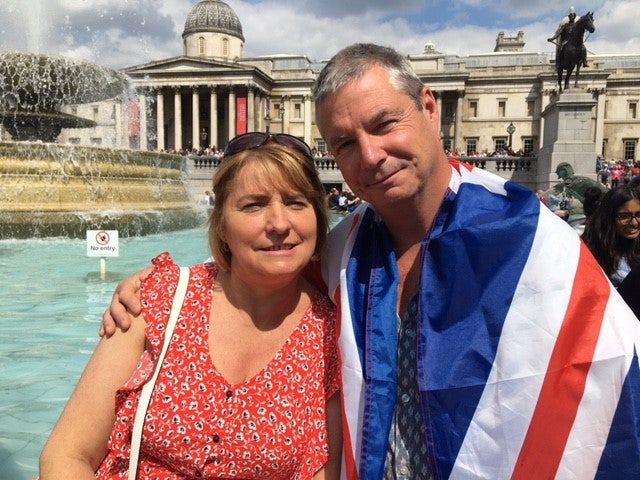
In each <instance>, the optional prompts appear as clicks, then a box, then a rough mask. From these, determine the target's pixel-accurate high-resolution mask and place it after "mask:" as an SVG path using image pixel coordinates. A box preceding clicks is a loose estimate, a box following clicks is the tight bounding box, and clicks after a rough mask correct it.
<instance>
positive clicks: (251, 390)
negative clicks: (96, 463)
mask: <svg viewBox="0 0 640 480" xmlns="http://www.w3.org/2000/svg"><path fill="white" fill-rule="evenodd" d="M153 264H154V269H153V273H152V274H151V275H150V276H149V278H148V279H147V280H145V282H144V283H143V287H142V290H141V301H142V305H143V313H144V316H145V319H146V321H147V327H146V335H147V339H148V341H149V344H150V346H149V347H148V348H147V350H146V351H145V353H144V354H143V356H142V357H141V360H140V363H139V365H138V368H137V369H136V371H135V372H134V374H133V375H132V377H131V378H130V379H129V381H128V382H127V383H126V384H125V385H124V386H123V387H122V388H121V389H120V390H118V392H117V394H116V423H115V426H114V430H113V432H112V434H111V438H110V439H109V450H108V453H107V456H106V457H105V459H104V460H103V462H102V464H101V465H100V467H99V469H98V471H97V472H96V476H97V477H99V478H127V469H128V463H129V452H130V446H131V432H132V429H133V421H134V417H135V413H136V407H137V404H138V399H139V395H140V391H141V389H142V386H143V385H144V383H145V381H146V380H147V379H148V378H150V377H151V376H152V374H153V369H154V367H155V359H157V357H158V355H159V353H160V350H161V348H162V342H163V337H164V331H165V327H166V325H167V321H168V319H169V313H170V311H171V304H172V300H173V295H174V293H175V289H176V286H177V281H178V277H179V268H178V266H177V265H176V264H175V263H174V262H173V260H171V257H170V256H169V254H168V253H163V254H161V255H159V256H158V257H156V258H155V259H154V260H153ZM190 271H191V276H190V279H189V287H188V289H187V294H186V297H185V303H184V305H183V307H182V311H181V314H180V318H179V319H178V322H177V324H176V327H175V330H174V333H173V336H172V339H171V344H170V345H169V349H168V351H167V354H166V357H165V359H164V361H163V365H162V370H161V371H160V374H159V376H158V379H157V382H156V385H155V388H154V391H153V395H152V397H151V402H150V405H149V409H148V410H147V415H146V420H145V425H144V430H143V438H142V445H141V452H140V460H139V468H138V478H144V479H200V478H242V479H266V478H268V479H310V478H312V477H313V475H314V474H315V473H316V472H317V471H318V470H319V469H320V468H322V466H323V465H324V464H325V463H326V461H327V459H328V448H327V431H326V412H325V404H326V400H327V399H328V398H330V397H331V395H333V394H334V393H335V392H336V391H337V389H338V388H339V368H338V355H337V347H336V331H335V318H336V313H335V307H334V306H333V304H331V302H330V301H329V300H328V299H327V298H326V297H324V296H322V295H320V294H318V295H316V296H315V297H314V298H313V299H312V302H311V305H310V306H309V308H308V309H307V311H306V313H305V315H304V316H303V318H302V319H301V321H300V323H299V324H298V326H297V327H296V329H295V330H294V331H293V332H292V334H291V335H290V337H289V338H288V339H287V340H286V342H285V344H284V345H283V346H282V348H281V349H280V351H279V352H278V353H277V354H276V356H275V357H274V358H273V359H272V360H271V361H270V362H269V363H268V364H267V365H266V366H265V368H264V369H263V370H262V371H261V372H260V373H259V374H258V375H256V376H255V377H253V378H251V379H249V380H247V381H246V382H245V383H242V384H238V385H230V384H229V383H228V382H227V381H226V380H225V379H224V378H223V377H222V375H220V374H219V373H218V372H217V371H216V369H215V367H214V366H213V364H212V362H211V359H210V357H209V350H208V340H207V338H208V332H209V311H210V308H211V293H212V288H213V285H214V282H215V279H216V276H217V273H218V270H217V267H216V265H215V264H214V263H206V264H202V265H196V266H194V267H191V269H190ZM213 309H214V310H213V314H214V315H215V305H213Z"/></svg>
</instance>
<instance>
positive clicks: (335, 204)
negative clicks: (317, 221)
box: [327, 187, 340, 211]
mask: <svg viewBox="0 0 640 480" xmlns="http://www.w3.org/2000/svg"><path fill="white" fill-rule="evenodd" d="M327 206H328V207H329V210H334V211H338V210H340V192H339V191H338V189H337V188H335V187H332V188H331V190H329V194H328V195H327Z"/></svg>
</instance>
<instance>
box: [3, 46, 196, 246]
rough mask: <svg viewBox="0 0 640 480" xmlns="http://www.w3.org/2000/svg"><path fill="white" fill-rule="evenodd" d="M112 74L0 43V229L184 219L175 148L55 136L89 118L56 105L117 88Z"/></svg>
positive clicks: (186, 203)
mask: <svg viewBox="0 0 640 480" xmlns="http://www.w3.org/2000/svg"><path fill="white" fill-rule="evenodd" d="M126 87H127V80H126V78H125V77H124V76H123V75H122V74H121V73H120V72H117V71H115V70H111V69H108V68H105V67H101V66H98V65H95V64H91V63H88V62H80V61H75V60H71V59H67V58H64V57H55V56H49V55H42V54H29V53H22V52H0V123H1V124H2V126H3V127H4V129H5V130H6V132H7V133H9V134H10V135H11V138H12V141H10V142H3V141H0V238H30V237H50V236H68V237H72V238H82V237H84V235H85V232H86V230H93V229H114V230H119V231H120V235H121V236H123V237H126V236H131V235H145V234H148V233H157V232H160V231H169V230H176V229H184V228H191V227H194V226H196V225H197V224H198V223H200V222H201V221H202V219H201V213H200V212H198V211H196V210H195V209H194V208H193V204H192V201H191V199H190V197H189V194H188V190H187V187H186V185H185V181H184V160H183V159H182V157H180V156H176V155H169V154H159V153H155V152H143V151H136V150H124V149H122V150H114V149H106V148H97V147H86V146H78V145H60V144H56V143H54V142H55V141H56V139H57V137H58V135H59V134H60V131H61V130H62V128H86V127H92V126H95V122H93V121H92V120H87V119H84V118H80V117H76V116H73V115H69V114H65V113H62V112H61V111H60V110H59V109H60V107H61V106H62V105H66V104H82V103H89V102H99V101H104V100H107V99H110V98H114V97H116V96H118V95H122V94H123V92H125V91H126Z"/></svg>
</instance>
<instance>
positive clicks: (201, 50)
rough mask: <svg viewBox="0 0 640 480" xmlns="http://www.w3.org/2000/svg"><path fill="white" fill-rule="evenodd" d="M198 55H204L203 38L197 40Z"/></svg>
mask: <svg viewBox="0 0 640 480" xmlns="http://www.w3.org/2000/svg"><path fill="white" fill-rule="evenodd" d="M198 54H199V55H204V37H199V38H198Z"/></svg>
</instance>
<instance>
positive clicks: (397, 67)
mask: <svg viewBox="0 0 640 480" xmlns="http://www.w3.org/2000/svg"><path fill="white" fill-rule="evenodd" d="M374 66H382V67H384V68H386V69H387V71H388V72H389V81H390V82H391V85H393V86H394V88H396V89H397V90H398V91H400V92H402V93H404V94H406V95H407V96H409V98H411V100H413V102H414V104H415V105H416V107H417V108H418V109H419V110H422V102H421V97H420V93H421V91H422V88H423V87H424V84H423V83H422V80H420V78H419V77H418V75H416V73H415V71H414V70H413V68H412V67H411V63H410V62H409V60H408V59H407V58H406V57H404V56H402V55H400V53H398V52H397V51H396V50H394V49H393V48H389V47H383V46H380V45H375V44H373V43H355V44H353V45H350V46H348V47H345V48H343V49H342V50H340V51H339V52H338V53H336V54H335V55H334V56H333V57H332V58H331V60H329V62H328V63H327V64H326V65H325V66H324V68H323V69H322V71H321V72H320V75H319V76H318V78H317V80H316V83H315V85H314V88H313V100H314V102H315V104H316V107H317V106H318V105H320V103H321V102H322V100H323V99H324V98H325V97H326V96H327V95H330V94H333V93H335V92H337V91H338V90H340V89H341V88H342V87H344V86H345V85H347V84H349V83H351V82H353V81H355V80H358V79H360V78H362V76H363V75H364V74H365V73H367V72H368V71H369V69H371V68H372V67H374Z"/></svg>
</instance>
